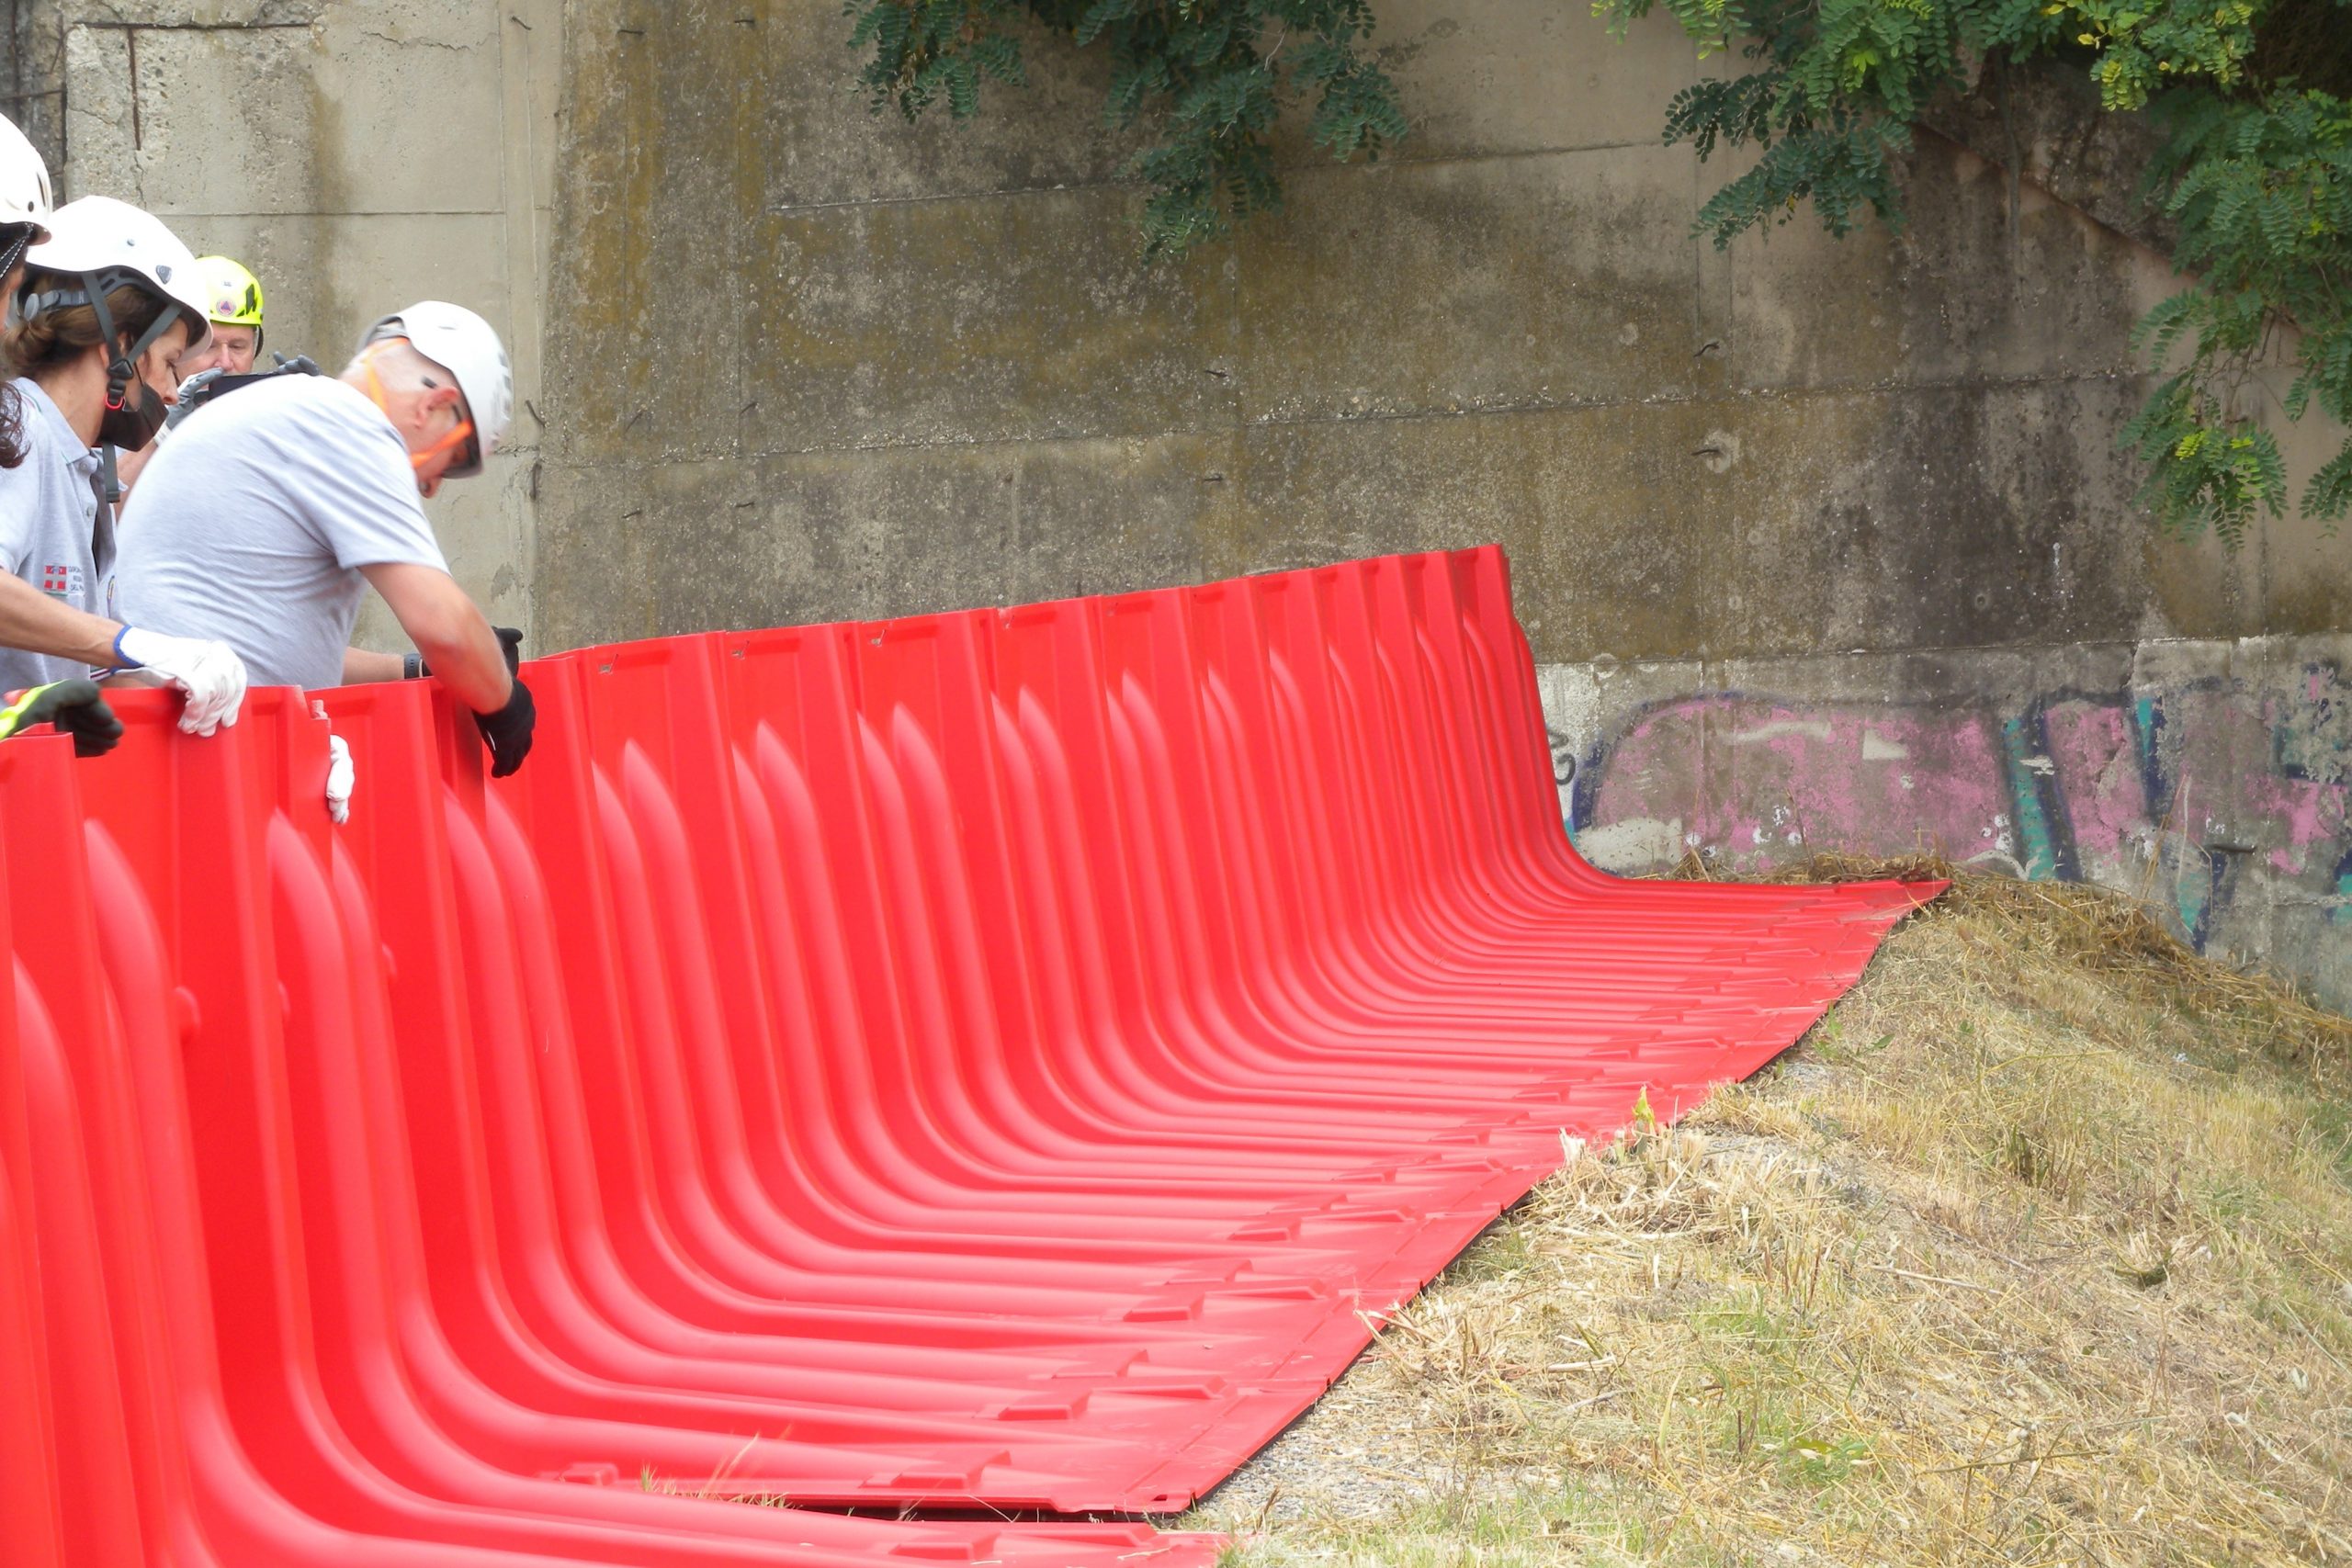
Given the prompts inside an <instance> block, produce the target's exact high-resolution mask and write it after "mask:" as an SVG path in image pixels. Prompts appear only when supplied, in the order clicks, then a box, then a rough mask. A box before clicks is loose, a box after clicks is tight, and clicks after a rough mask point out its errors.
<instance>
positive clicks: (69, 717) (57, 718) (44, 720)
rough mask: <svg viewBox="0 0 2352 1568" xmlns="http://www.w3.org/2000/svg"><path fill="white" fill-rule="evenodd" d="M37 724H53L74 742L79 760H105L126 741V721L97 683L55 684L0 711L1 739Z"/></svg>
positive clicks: (44, 687) (53, 682) (58, 682)
mask: <svg viewBox="0 0 2352 1568" xmlns="http://www.w3.org/2000/svg"><path fill="white" fill-rule="evenodd" d="M36 724H53V725H55V726H57V728H58V732H59V733H60V734H62V735H70V736H72V737H73V738H74V755H75V756H76V757H103V756H105V755H106V754H107V752H109V751H111V750H114V743H115V742H116V741H118V740H119V739H122V720H120V719H119V718H117V717H115V716H114V709H112V708H110V707H108V706H107V700H106V698H104V697H102V696H100V695H99V694H98V686H97V682H95V681H82V680H74V681H51V682H50V683H49V684H48V685H46V686H35V687H34V688H33V689H32V690H30V691H28V692H27V693H26V694H24V695H23V696H21V697H18V698H17V700H16V701H15V702H14V703H12V704H10V705H8V707H7V708H6V709H5V710H0V739H6V737H8V736H11V735H15V734H17V732H18V731H20V730H23V729H26V728H29V727H31V726H33V725H36Z"/></svg>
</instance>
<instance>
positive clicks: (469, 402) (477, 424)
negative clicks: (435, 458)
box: [359, 299, 515, 479]
mask: <svg viewBox="0 0 2352 1568" xmlns="http://www.w3.org/2000/svg"><path fill="white" fill-rule="evenodd" d="M394 337H399V338H406V339H408V341H409V344H410V345H411V346H413V348H414V349H415V350H416V351H417V353H419V354H421V355H424V357H425V358H427V359H430V360H431V361H433V363H434V364H435V365H438V366H442V367H445V368H447V370H448V372H449V374H450V375H452V376H455V377H456V378H458V391H460V392H463V393H464V394H465V397H466V412H467V415H468V416H469V418H471V419H472V420H473V422H474V448H473V457H472V458H471V460H470V461H466V460H461V461H459V462H458V463H456V464H453V465H451V467H450V468H449V469H448V471H447V475H446V476H445V477H446V478H448V479H465V478H467V477H469V475H473V474H478V473H480V472H481V468H482V459H484V458H486V457H489V456H490V455H491V453H492V452H493V451H495V450H497V448H498V444H499V443H500V442H501V441H503V440H504V439H505V437H506V426H507V424H508V423H509V422H510V421H511V420H513V418H514V417H515V371H514V367H512V366H511V365H510V364H508V363H507V359H506V345H505V344H502V343H500V342H499V341H498V333H496V332H495V331H493V330H492V327H491V324H490V323H489V322H488V321H483V320H482V319H481V317H480V316H477V315H475V314H474V313H473V312H472V311H471V310H467V309H466V308H465V307H464V306H463V305H452V304H450V303H448V302H447V300H442V299H420V300H418V301H417V302H416V303H415V304H413V305H411V306H410V307H409V308H408V309H407V310H402V311H401V312H399V313H398V314H396V315H390V316H386V317H385V318H384V319H383V320H381V321H378V322H377V323H376V324H375V325H374V326H372V327H369V328H368V330H367V331H366V332H365V333H361V334H360V337H359V346H360V348H361V349H363V350H364V349H366V348H367V346H368V344H371V343H381V342H382V341H383V340H384V339H386V338H394Z"/></svg>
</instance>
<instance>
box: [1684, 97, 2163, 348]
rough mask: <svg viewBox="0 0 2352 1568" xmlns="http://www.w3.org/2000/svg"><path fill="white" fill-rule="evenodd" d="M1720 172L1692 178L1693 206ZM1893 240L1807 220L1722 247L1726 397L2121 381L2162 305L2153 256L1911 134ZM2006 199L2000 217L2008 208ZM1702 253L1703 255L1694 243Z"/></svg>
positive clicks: (1930, 137)
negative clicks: (1728, 283) (2139, 325)
mask: <svg viewBox="0 0 2352 1568" xmlns="http://www.w3.org/2000/svg"><path fill="white" fill-rule="evenodd" d="M1731 173H1732V171H1731V170H1728V169H1726V170H1723V171H1718V170H1717V169H1715V168H1714V167H1713V165H1712V164H1710V165H1707V166H1706V167H1705V171H1704V175H1703V176H1702V185H1701V187H1700V188H1701V192H1702V195H1711V194H1712V193H1713V191H1714V190H1716V189H1717V188H1718V187H1719V186H1720V185H1721V183H1722V182H1723V181H1724V180H1726V179H1728V178H1729V177H1730V176H1731ZM2013 194H2014V195H2015V197H2016V198H2017V206H2016V209H2015V213H2014V221H2013V215H2012V210H2011V206H2010V201H2011V197H2012V195H2013ZM1905 198H1906V200H1907V202H1908V204H1909V205H1908V209H1907V221H1906V224H1905V229H1904V231H1902V232H1901V233H1900V234H1893V233H1889V232H1888V231H1886V230H1884V229H1883V228H1881V227H1877V226H1875V225H1866V226H1865V227H1863V228H1861V229H1860V230H1858V231H1855V232H1854V233H1851V234H1849V235H1848V236H1847V237H1846V238H1845V239H1843V240H1838V239H1833V238H1831V237H1830V235H1829V234H1828V233H1827V232H1826V231H1825V230H1823V229H1822V228H1821V227H1820V225H1819V223H1818V222H1817V221H1815V219H1814V217H1813V215H1812V214H1811V213H1809V212H1808V213H1800V214H1798V215H1797V217H1796V219H1795V220H1794V221H1792V222H1790V223H1787V224H1783V225H1778V226H1775V227H1773V228H1771V229H1770V230H1768V231H1751V232H1750V233H1748V234H1747V235H1745V236H1743V237H1742V238H1740V239H1739V240H1738V241H1736V242H1735V243H1734V245H1733V250H1732V262H1733V269H1732V270H1733V277H1734V284H1733V303H1732V310H1733V331H1732V334H1731V341H1730V343H1729V344H1726V348H1727V350H1728V356H1729V362H1730V365H1731V368H1732V374H1733V376H1734V378H1735V379H1736V384H1737V385H1739V386H1742V387H1749V388H1756V389H1764V388H1784V387H1850V386H1865V385H1881V384H1887V383H1920V382H1931V381H1958V380H1984V379H1993V378H2019V377H2027V376H2047V375H2085V374H2092V373H2106V372H2113V373H2117V374H2130V373H2131V372H2134V371H2136V370H2138V369H2139V368H2141V366H2140V363H2139V361H2138V359H2137V357H2136V356H2135V355H2133V354H2132V353H2131V343H2130V339H2131V327H2132V324H2133V323H2134V322H2136V321H2138V320H2139V319H2140V317H2141V315H2142V314H2143V313H2144V312H2145V311H2146V310H2147V309H2148V308H2149V307H2150V306H2152V305H2154V303H2155V302H2156V301H2157V300H2159V299H2163V298H2164V297H2165V296H2166V295H2168V294H2170V293H2172V292H2174V290H2175V288H2177V284H2176V282H2175V281H2174V279H2173V278H2172V276H2171V274H2170V269H2169V267H2167V266H2166V265H2165V264H2164V263H2163V262H2162V261H2161V260H2159V259H2158V258H2157V257H2156V256H2155V255H2154V254H2153V253H2151V252H2149V251H2148V250H2146V249H2145V248H2144V247H2143V246H2140V245H2137V244H2134V243H2131V241H2129V240H2126V239H2124V238H2122V237H2121V236H2120V235H2118V234H2116V233H2114V232H2113V231H2109V230H2107V229H2103V228H2101V227H2099V225H2098V224H2097V223H2094V222H2092V221H2091V220H2089V219H2087V218H2085V217H2084V216H2083V215H2082V214H2081V213H2079V212H2076V211H2075V210H2074V209H2071V208H2067V207H2063V206H2061V205H2059V204H2058V203H2057V202H2055V201H2053V200H2052V199H2051V198H2050V197H2048V196H2046V195H2044V194H2043V193H2042V192H2041V190H2039V189H2037V188H2036V187H2034V186H2030V185H2027V186H2020V187H2018V188H2017V189H2016V190H2015V191H2014V193H2013V191H2012V187H2011V186H2010V183H2009V181H2008V179H2007V176H2006V175H2003V174H2002V172H2001V171H2000V170H1999V169H1997V168H1996V167H1994V166H1993V165H1992V164H1986V163H1985V162H1984V161H1982V160H1981V159H1978V158H1976V157H1975V156H1973V154H1971V153H1969V152H1964V151H1962V149H1960V148H1958V147H1956V146H1954V145H1952V144H1951V143H1950V142H1948V141H1943V140H1942V139H1941V138H1939V137H1937V136H1936V135H1934V134H1933V133H1932V132H1922V133H1921V134H1920V136H1919V142H1918V148H1917V152H1916V153H1915V154H1914V156H1913V157H1912V159H1911V162H1910V168H1909V175H1908V178H1907V179H1906V182H1905ZM1707 243H1710V244H1712V243H1713V242H1712V241H1710V242H1707Z"/></svg>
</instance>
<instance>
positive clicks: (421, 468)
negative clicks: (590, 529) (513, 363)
mask: <svg viewBox="0 0 2352 1568" xmlns="http://www.w3.org/2000/svg"><path fill="white" fill-rule="evenodd" d="M512 396H513V394H512V388H511V382H510V380H509V377H508V371H507V366H506V355H505V351H504V349H503V347H501V346H500V344H499V343H498V337H497V334H496V333H493V332H492V331H491V329H490V326H489V324H488V323H487V322H485V321H482V319H481V317H479V316H477V315H475V314H474V313H473V312H472V311H470V310H462V309H460V308H459V307H458V306H454V305H447V304H442V303H439V302H437V301H431V300H428V301H425V302H424V303H422V304H418V305H413V306H411V307H410V308H409V309H408V310H404V311H402V312H401V314H399V315H397V316H388V317H386V318H384V319H383V320H382V321H379V322H378V323H377V324H376V326H375V327H373V328H371V329H370V330H369V333H368V335H367V336H366V337H365V338H363V339H362V341H361V344H360V350H359V354H358V355H357V356H356V358H354V359H353V360H352V362H351V364H350V365H349V367H346V368H345V371H344V372H343V374H342V376H341V377H339V378H327V377H323V376H282V377H270V378H265V379H264V380H262V381H260V382H257V383H255V384H254V385H251V386H246V387H243V388H240V389H238V390H236V391H233V392H230V393H227V394H224V395H222V396H220V397H217V398H215V399H214V400H212V401H210V402H209V403H208V404H206V405H205V406H204V407H203V408H202V409H199V410H198V412H196V413H194V414H193V415H191V416H190V417H189V418H188V419H187V422H186V423H184V424H182V425H181V426H180V428H179V430H178V432H177V434H175V435H174V437H173V439H172V441H171V443H170V445H168V446H165V447H164V448H163V449H162V450H161V451H160V452H158V453H157V454H156V456H155V458H154V460H153V462H151V463H150V464H148V466H147V470H146V472H145V473H144V474H142V475H141V477H140V481H139V488H138V489H137V490H135V491H132V492H131V496H130V502H129V504H128V505H127V506H126V507H125V508H124V511H123V518H122V536H121V545H120V550H119V565H118V566H117V568H116V581H117V584H118V592H119V595H120V598H121V603H122V605H123V609H124V615H125V618H127V619H130V620H132V621H135V622H136V623H137V624H138V625H140V626H148V627H153V629H155V630H157V631H160V632H169V633H173V634H175V635H179V636H185V637H219V638H220V639H222V640H224V641H226V642H227V643H228V644H229V645H230V646H231V647H232V648H234V649H236V650H237V651H238V653H239V654H240V655H241V656H243V659H244V660H245V663H246V665H247V666H248V667H249V668H250V669H251V671H253V678H254V681H255V682H259V683H265V684H272V685H290V686H302V687H306V688H317V687H322V686H334V685H341V684H344V683H345V682H353V681H380V680H397V679H399V678H400V677H401V674H402V673H403V672H404V671H403V662H404V661H403V660H401V658H400V657H399V656H396V655H388V654H376V653H368V652H365V651H363V650H361V649H355V648H353V647H351V628H352V624H353V622H354V621H356V619H357V617H358V615H359V598H360V595H361V593H362V592H365V590H366V589H368V587H370V586H372V587H374V588H375V590H376V591H377V592H379V593H380V594H381V595H382V596H383V599H384V603H385V604H386V605H387V606H389V607H390V610H391V612H392V615H393V616H394V618H396V619H397V620H398V621H399V622H400V624H401V629H402V630H404V631H406V632H407V633H408V635H409V637H410V638H411V639H412V640H413V641H414V643H415V644H416V647H417V650H418V654H419V655H420V656H421V659H419V660H409V661H407V662H408V664H409V665H411V666H412V667H413V666H416V665H419V664H423V663H429V665H430V667H431V670H432V672H433V673H434V674H435V675H436V676H438V677H439V678H440V680H441V682H442V683H443V684H444V685H446V686H447V687H448V688H449V689H450V691H451V692H452V693H453V694H455V695H456V696H457V697H458V700H459V701H461V702H463V703H464V704H465V705H467V706H469V707H470V708H471V709H473V710H474V719H475V723H476V724H477V726H479V727H480V728H481V732H482V739H484V740H485V741H486V742H487V743H488V744H489V746H490V749H491V753H492V770H491V771H492V773H495V774H499V775H502V776H503V775H504V774H506V773H512V772H514V771H515V768H517V767H519V766H520V765H521V764H522V761H523V755H524V753H525V752H526V751H528V750H530V743H531V728H532V725H533V721H534V716H533V710H532V706H531V694H530V692H529V690H528V689H527V688H526V687H525V686H524V684H523V683H522V682H520V681H519V680H516V679H515V678H514V676H513V675H512V673H511V672H510V671H509V669H508V664H507V659H506V655H505V653H504V651H503V649H501V647H500V644H499V639H498V637H496V636H495V635H494V634H493V633H492V630H491V626H490V623H489V622H488V621H486V620H485V619H483V617H482V614H481V610H479V609H478V608H476V607H475V605H474V603H473V601H472V600H471V599H470V598H469V597H468V596H467V594H466V592H465V590H464V589H462V588H460V587H458V583H457V580H456V579H454V578H452V577H451V576H450V575H449V569H448V563H447V561H446V560H445V559H444V558H443V557H442V554H441V547H440V545H439V543H438V542H437V541H436V540H435V538H434V536H433V526H432V525H431V524H430V523H429V522H427V521H426V520H425V516H424V507H423V506H422V505H421V504H420V502H419V497H420V496H430V495H431V494H433V493H434V491H435V490H437V489H438V488H439V486H440V483H441V481H442V479H445V478H455V477H461V476H463V475H467V474H474V473H480V472H481V466H482V459H483V457H485V456H487V455H488V453H489V452H490V450H491V449H492V447H493V446H496V444H497V441H498V438H499V437H500V436H501V435H502V434H504V433H505V428H506V422H507V418H508V413H509V410H510V407H511V402H512Z"/></svg>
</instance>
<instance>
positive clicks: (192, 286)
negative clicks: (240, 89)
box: [0, 196, 245, 735]
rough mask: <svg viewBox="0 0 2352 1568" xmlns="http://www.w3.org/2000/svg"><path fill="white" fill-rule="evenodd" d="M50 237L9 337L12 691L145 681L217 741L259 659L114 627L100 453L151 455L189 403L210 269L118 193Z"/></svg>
mask: <svg viewBox="0 0 2352 1568" xmlns="http://www.w3.org/2000/svg"><path fill="white" fill-rule="evenodd" d="M49 230H50V234H49V237H48V239H47V240H46V241H44V242H42V243H38V244H35V245H32V246H31V247H29V248H28V250H27V251H26V253H25V262H24V265H25V280H24V283H23V285H22V286H21V287H20V288H18V290H17V292H16V294H15V295H14V296H12V305H13V310H12V311H11V313H10V319H9V321H8V325H7V327H6V331H5V332H0V358H5V360H6V363H7V365H8V367H9V368H10V369H11V370H13V371H14V372H16V376H17V379H16V380H15V382H14V383H13V384H12V385H13V389H14V391H15V393H16V399H17V444H18V446H19V447H20V457H19V461H18V462H17V464H16V466H15V467H13V468H0V692H5V691H9V690H14V689H16V688H17V687H25V686H40V685H46V684H47V683H49V682H52V681H62V680H68V679H72V678H74V677H76V676H83V675H86V674H88V673H90V672H91V671H117V670H121V671H139V672H141V674H142V676H143V678H145V679H147V680H150V681H153V682H158V683H161V684H168V685H172V686H176V687H178V688H179V689H180V690H181V691H183V692H185V693H187V699H188V700H187V711H186V712H184V713H183V714H182V715H181V716H180V728H183V729H187V730H189V731H191V732H192V733H195V734H198V735H209V734H211V733H212V731H213V729H214V728H216V727H218V726H219V725H220V724H222V723H230V724H233V723H235V722H236V716H237V707H238V705H239V704H240V703H241V702H242V701H243V698H244V692H245V668H244V664H243V661H242V660H239V659H238V658H237V656H236V654H235V653H234V652H233V651H232V649H230V648H229V646H228V645H227V644H226V643H222V642H214V641H203V640H198V639H197V638H193V637H164V636H162V635H160V634H158V633H154V632H149V631H144V630H142V629H141V628H139V627H136V626H125V625H123V624H122V623H121V622H120V621H119V620H117V619H115V618H114V608H115V605H114V599H115V594H114V566H115V539H114V509H113V508H112V507H111V506H109V505H107V503H106V502H105V500H104V498H103V496H102V495H101V494H100V493H99V489H98V486H99V482H100V481H99V476H98V459H97V457H96V454H95V453H94V452H93V451H92V450H91V448H93V447H94V446H97V445H98V444H100V443H102V442H103V443H105V444H107V445H108V446H119V447H120V448H122V449H123V450H125V451H132V452H135V451H137V450H139V449H140V448H141V447H142V446H146V445H147V444H148V443H149V442H150V441H152V440H153V439H154V435H155V432H156V430H157V429H158V428H159V427H160V426H161V425H162V424H163V423H164V411H165V410H166V409H167V408H169V407H170V405H171V404H172V403H173V402H174V401H175V400H176V398H177V391H176V389H177V388H178V386H179V377H178V366H179V362H180V360H181V358H182V356H183V355H188V354H190V353H193V352H195V351H196V350H198V349H199V348H201V347H202V346H203V344H204V343H205V341H206V340H207V339H208V338H209V336H210V335H211V324H210V322H209V321H208V320H207V319H206V318H207V314H208V312H207V310H206V306H205V301H204V299H203V297H202V295H201V293H200V292H199V290H198V277H197V271H196V258H195V256H194V255H193V254H190V253H189V251H188V248H187V246H186V245H184V244H182V243H180V241H179V240H178V238H177V237H176V236H175V235H174V234H173V233H172V231H170V230H169V229H167V228H165V227H164V224H163V223H162V222H161V221H160V220H157V219H156V218H154V217H153V216H152V215H150V214H148V213H145V212H142V211H141V210H139V209H137V208H135V207H131V206H129V205H128V204H126V203H123V202H119V201H116V200H113V199H112V198H110V197H102V196H90V197H83V198H82V199H81V200H79V201H74V202H69V203H67V204H66V205H65V206H63V207H61V208H59V209H57V210H56V211H55V212H53V213H51V215H50V220H49Z"/></svg>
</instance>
